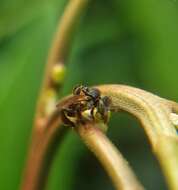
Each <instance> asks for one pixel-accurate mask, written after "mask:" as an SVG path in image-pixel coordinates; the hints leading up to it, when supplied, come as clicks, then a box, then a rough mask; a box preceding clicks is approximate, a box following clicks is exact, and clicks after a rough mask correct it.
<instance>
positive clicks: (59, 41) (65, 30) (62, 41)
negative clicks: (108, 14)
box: [35, 0, 89, 125]
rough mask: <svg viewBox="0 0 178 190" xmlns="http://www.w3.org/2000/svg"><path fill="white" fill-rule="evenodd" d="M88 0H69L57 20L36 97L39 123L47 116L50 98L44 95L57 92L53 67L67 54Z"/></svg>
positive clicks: (62, 62)
mask: <svg viewBox="0 0 178 190" xmlns="http://www.w3.org/2000/svg"><path fill="white" fill-rule="evenodd" d="M88 2H89V0H70V1H69V3H68V4H67V7H66V9H65V11H64V14H63V16H62V18H61V19H60V20H59V24H58V28H57V31H56V34H55V37H54V40H53V43H52V46H51V49H50V51H49V56H48V60H47V65H46V69H45V73H44V79H43V82H42V86H41V93H40V96H39V99H38V104H37V110H36V116H35V121H36V122H35V123H36V125H38V124H39V122H38V120H41V119H43V120H46V118H47V117H48V116H49V115H48V114H46V113H45V109H46V106H47V104H48V100H46V98H49V101H50V99H51V98H55V97H46V94H48V92H49V90H50V91H51V90H52V91H53V94H54V96H55V95H56V94H57V93H58V87H59V84H58V85H53V79H52V78H53V77H52V75H53V74H52V73H53V69H54V67H55V66H56V65H61V64H62V65H63V64H64V63H65V61H66V58H67V56H68V53H69V50H70V46H71V42H72V39H73V36H74V32H75V29H76V25H77V23H79V21H80V18H81V16H82V13H83V11H84V10H85V8H86V7H87V5H88Z"/></svg>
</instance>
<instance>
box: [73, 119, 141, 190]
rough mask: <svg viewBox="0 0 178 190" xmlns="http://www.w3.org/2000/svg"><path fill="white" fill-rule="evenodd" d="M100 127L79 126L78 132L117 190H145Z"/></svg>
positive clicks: (92, 125)
mask: <svg viewBox="0 0 178 190" xmlns="http://www.w3.org/2000/svg"><path fill="white" fill-rule="evenodd" d="M99 125H100V124H93V123H88V124H86V125H82V126H79V127H78V128H77V129H76V131H77V133H78V134H79V135H80V137H81V139H82V140H83V141H84V142H85V144H86V145H87V146H88V148H89V149H90V150H91V151H92V152H93V153H94V154H95V155H96V157H97V158H98V160H99V161H100V162H101V164H102V165H103V167H104V169H105V170H106V172H107V173H108V175H109V176H110V178H111V180H112V182H113V184H114V186H115V188H116V189H118V190H119V189H122V190H143V189H144V188H143V187H142V185H141V184H140V183H139V181H138V180H137V178H136V176H135V175H134V172H133V171H132V169H131V168H130V166H129V164H128V162H127V161H126V160H125V159H124V158H123V156H122V155H121V153H120V152H119V151H118V149H117V148H116V147H115V146H114V145H113V144H112V143H111V142H110V141H109V139H108V138H107V137H106V135H105V134H104V133H103V132H102V131H101V130H100V129H99V128H100V126H99Z"/></svg>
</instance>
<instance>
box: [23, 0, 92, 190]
mask: <svg viewBox="0 0 178 190" xmlns="http://www.w3.org/2000/svg"><path fill="white" fill-rule="evenodd" d="M88 1H89V0H70V1H69V3H68V4H67V7H66V9H65V11H64V14H63V16H62V18H61V19H60V21H59V26H58V29H57V32H56V35H55V37H54V40H53V43H52V47H51V50H50V52H49V56H48V61H47V65H46V69H45V74H44V79H43V83H42V87H41V94H40V96H39V99H38V105H37V109H36V114H35V121H34V127H33V132H32V133H33V134H32V138H31V145H30V150H29V154H28V158H27V163H26V166H25V171H24V175H23V180H22V184H21V189H23V190H39V189H42V188H43V186H44V182H45V178H46V176H47V168H46V167H47V166H49V163H50V161H51V159H52V156H53V155H54V152H53V153H51V154H49V151H50V150H51V149H54V145H55V142H54V141H55V140H56V139H57V138H56V135H57V134H58V132H61V130H62V129H61V127H60V124H61V122H60V120H59V118H58V116H57V114H56V110H55V105H53V107H52V110H50V112H49V111H46V109H47V108H48V105H50V107H51V102H52V103H55V100H56V96H57V92H58V88H59V86H60V84H59V83H58V82H59V81H54V77H53V71H54V70H55V69H56V66H57V68H59V67H58V66H60V65H63V64H64V62H65V60H66V57H67V55H68V52H69V49H70V44H71V41H72V37H73V33H74V31H75V28H76V24H77V23H78V21H79V20H80V17H81V15H82V12H83V10H84V9H85V7H87V4H88ZM49 94H50V95H49ZM50 109H51V108H50ZM53 111H54V114H53ZM53 117H54V118H53ZM51 119H52V120H51ZM60 129H61V130H60ZM63 134H64V133H63V132H61V133H60V136H63ZM60 139H61V138H60ZM51 146H52V147H53V148H51ZM54 150H55V149H54ZM47 157H50V158H48V160H47V161H46V159H47ZM44 170H46V171H45V172H44Z"/></svg>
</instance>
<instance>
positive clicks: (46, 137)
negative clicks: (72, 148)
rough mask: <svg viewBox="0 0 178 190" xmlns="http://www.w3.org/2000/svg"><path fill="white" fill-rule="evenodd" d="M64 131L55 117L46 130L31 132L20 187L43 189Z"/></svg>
mask: <svg viewBox="0 0 178 190" xmlns="http://www.w3.org/2000/svg"><path fill="white" fill-rule="evenodd" d="M65 133H66V128H62V127H61V120H60V117H56V118H55V121H54V122H51V123H50V124H49V128H47V129H46V130H39V129H38V131H35V132H34V133H33V135H32V143H31V146H30V150H29V154H28V159H27V163H26V168H25V170H24V176H23V181H22V184H21V189H23V190H41V189H44V186H45V183H46V178H47V174H48V170H49V167H50V163H51V162H52V159H53V156H54V153H55V151H56V148H57V146H58V145H59V143H60V141H62V139H63V137H64V135H65Z"/></svg>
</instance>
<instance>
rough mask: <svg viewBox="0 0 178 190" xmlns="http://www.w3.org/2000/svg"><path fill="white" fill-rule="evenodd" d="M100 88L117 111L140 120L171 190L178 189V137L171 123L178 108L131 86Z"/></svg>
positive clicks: (177, 105) (175, 104)
mask: <svg viewBox="0 0 178 190" xmlns="http://www.w3.org/2000/svg"><path fill="white" fill-rule="evenodd" d="M98 88H99V89H100V90H101V92H102V93H103V94H104V95H107V96H108V97H110V98H111V100H112V109H113V110H114V111H120V110H123V111H126V112H129V113H131V114H132V115H134V116H135V117H136V118H138V120H139V121H140V122H141V124H142V126H143V128H144V129H145V132H146V134H147V136H148V138H149V140H150V143H151V145H152V150H153V152H154V154H155V155H156V157H157V159H158V161H159V163H160V166H161V168H162V170H163V173H164V175H165V177H166V181H167V184H168V186H169V188H170V189H171V190H176V189H178V137H177V132H176V129H175V125H174V124H173V123H172V121H171V119H170V114H172V113H173V112H176V111H177V110H178V104H177V103H175V102H171V101H168V100H166V99H163V98H160V97H158V96H156V95H153V94H151V93H149V92H146V91H144V90H141V89H137V88H133V87H129V86H123V85H103V86H99V87H98Z"/></svg>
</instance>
